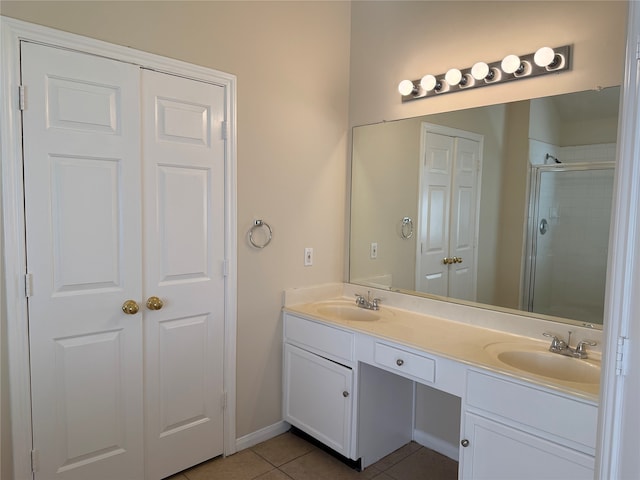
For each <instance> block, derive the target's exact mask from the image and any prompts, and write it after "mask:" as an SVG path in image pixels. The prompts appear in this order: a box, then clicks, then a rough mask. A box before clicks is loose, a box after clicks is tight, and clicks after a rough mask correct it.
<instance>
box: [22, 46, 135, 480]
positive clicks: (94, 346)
mask: <svg viewBox="0 0 640 480" xmlns="http://www.w3.org/2000/svg"><path fill="white" fill-rule="evenodd" d="M22 75H23V83H24V85H25V89H26V91H27V100H28V105H27V107H26V110H25V111H24V115H23V125H24V127H23V132H24V178H25V211H26V230H27V234H26V238H27V259H28V270H29V272H30V273H31V274H32V276H33V282H32V284H33V285H32V287H33V288H32V295H31V297H30V298H29V339H30V352H31V381H32V386H31V389H32V418H33V448H34V450H36V451H37V452H38V456H39V464H40V466H39V471H38V472H36V479H46V480H53V479H78V480H86V479H89V478H90V479H92V480H98V479H105V480H113V479H116V478H118V479H140V478H143V441H142V432H143V412H142V387H141V385H142V381H143V380H142V312H140V313H138V314H135V315H125V313H123V311H122V308H121V306H122V304H123V302H124V301H125V300H127V299H134V300H136V301H139V299H140V298H141V297H142V278H141V264H142V258H141V225H140V211H141V198H140V180H141V178H140V169H141V166H140V159H139V156H140V145H139V123H140V112H139V88H140V87H139V70H138V68H137V67H135V66H132V65H129V64H125V63H121V62H116V61H112V60H107V59H104V58H98V57H94V56H91V55H84V54H80V53H74V52H70V51H65V50H60V49H56V48H50V47H45V46H41V45H35V44H30V43H24V44H23V45H22Z"/></svg>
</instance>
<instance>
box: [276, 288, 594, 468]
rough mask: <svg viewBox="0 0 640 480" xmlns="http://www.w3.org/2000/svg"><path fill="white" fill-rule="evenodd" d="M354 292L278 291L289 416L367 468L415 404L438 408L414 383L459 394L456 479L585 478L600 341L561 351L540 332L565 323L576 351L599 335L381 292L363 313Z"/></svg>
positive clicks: (411, 419) (394, 442)
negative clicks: (582, 352) (578, 354)
mask: <svg viewBox="0 0 640 480" xmlns="http://www.w3.org/2000/svg"><path fill="white" fill-rule="evenodd" d="M356 293H361V294H363V295H365V296H366V295H367V291H366V288H364V287H358V286H356V285H350V284H344V285H342V284H336V285H326V286H321V287H317V288H306V289H295V290H290V291H287V292H285V296H284V311H283V312H284V313H283V319H284V329H283V331H284V373H283V377H284V379H283V383H284V386H283V388H284V399H283V415H284V420H285V421H286V422H288V423H290V424H291V425H293V426H295V427H297V428H299V429H300V430H302V431H303V432H305V433H307V434H309V435H311V436H312V437H314V438H315V439H316V440H318V441H320V442H321V443H323V444H325V445H326V446H328V447H330V448H331V449H333V450H335V451H336V452H338V453H339V454H341V455H343V456H344V457H347V458H348V459H351V460H355V461H358V460H359V461H360V463H361V467H362V468H366V467H367V466H369V465H371V464H373V463H375V462H376V461H377V460H379V459H381V458H382V457H384V456H386V455H388V454H389V453H391V452H393V451H394V450H396V449H398V448H400V447H401V446H402V445H404V444H406V443H408V442H409V441H411V440H412V439H417V438H416V430H415V419H416V414H417V411H416V410H417V409H420V414H421V415H427V416H433V417H434V418H437V417H438V415H440V413H439V407H438V406H437V405H429V404H428V402H427V404H425V402H420V403H417V402H416V398H417V397H418V396H417V395H416V389H417V388H418V384H421V385H424V386H427V387H429V388H430V389H435V390H438V391H441V392H446V394H449V395H453V396H455V397H458V398H459V399H460V421H459V425H460V428H459V441H458V444H457V447H455V446H453V447H452V448H453V449H454V450H453V451H454V453H457V457H458V460H459V478H461V479H476V478H484V479H487V478H491V479H498V478H504V479H511V480H513V479H520V478H528V479H536V480H539V479H544V478H563V479H587V478H592V477H593V470H594V453H595V442H596V423H597V408H598V407H597V399H598V389H599V374H600V363H599V359H600V355H599V352H598V350H597V349H598V347H589V349H592V350H589V351H588V354H589V358H587V359H576V358H570V357H567V356H562V355H559V354H556V353H551V352H549V351H548V348H549V345H550V341H549V339H547V338H544V337H543V336H542V334H543V333H552V334H554V335H558V336H562V337H564V339H565V340H566V339H567V335H568V333H567V331H569V330H570V331H571V332H572V337H571V345H572V346H573V345H575V344H576V343H577V342H579V341H581V340H590V341H592V340H595V341H597V343H598V344H599V343H600V335H601V332H599V331H595V330H591V329H588V328H583V327H579V326H569V325H560V324H555V323H553V322H548V321H544V320H539V319H534V318H526V317H522V318H519V319H517V320H518V321H516V322H514V321H513V320H514V319H513V315H509V314H506V313H501V312H495V311H488V310H482V309H479V308H474V307H467V306H464V305H453V304H448V303H445V302H438V301H435V300H430V299H424V298H418V297H411V296H406V295H402V294H399V293H394V292H389V291H384V290H372V291H371V295H372V296H375V297H378V298H381V299H382V300H381V303H380V309H379V310H369V309H366V308H361V307H359V306H357V305H356V302H355V298H356V297H355V294H356ZM424 311H429V312H430V314H429V315H427V314H424V313H420V312H424ZM452 319H455V320H452ZM421 388H422V387H421ZM454 400H455V399H454ZM426 446H429V447H431V448H434V449H436V450H437V449H438V447H437V446H434V445H426ZM456 448H457V451H456V450H455V449H456ZM441 453H445V454H448V455H449V456H454V457H455V456H456V455H451V450H449V451H448V452H447V451H443V452H441Z"/></svg>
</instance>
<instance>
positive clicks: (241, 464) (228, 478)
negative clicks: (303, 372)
mask: <svg viewBox="0 0 640 480" xmlns="http://www.w3.org/2000/svg"><path fill="white" fill-rule="evenodd" d="M457 478H458V463H457V462H456V461H454V460H451V459H449V458H447V457H445V456H443V455H440V454H439V453H436V452H434V451H432V450H429V449H427V448H424V447H422V446H420V445H418V444H417V443H414V442H411V443H409V444H407V445H405V446H404V447H402V448H400V449H399V450H396V451H395V452H393V453H392V454H390V455H388V456H386V457H385V458H383V459H382V460H380V461H379V462H377V463H375V464H373V465H371V466H370V467H368V468H366V469H364V470H363V471H362V472H358V471H356V470H354V469H352V468H350V467H348V466H347V465H345V464H344V463H342V462H341V461H340V460H337V459H336V458H334V457H333V456H331V455H330V454H328V453H326V452H324V451H323V450H321V449H320V448H318V447H316V446H314V445H312V444H311V443H309V442H307V441H306V440H304V439H302V438H300V437H298V436H297V435H294V434H292V433H290V432H287V433H284V434H282V435H279V436H277V437H275V438H272V439H271V440H268V441H266V442H263V443H260V444H258V445H256V446H254V447H252V448H248V449H246V450H243V451H241V452H238V453H236V454H235V455H231V456H229V457H227V458H215V459H213V460H210V461H208V462H205V463H202V464H200V465H197V466H195V467H193V468H190V469H189V470H185V471H184V472H181V473H178V474H177V475H173V476H172V477H169V479H167V480H254V479H255V480H292V479H293V480H349V479H362V480H365V479H366V480H369V479H376V480H418V479H420V480H456V479H457Z"/></svg>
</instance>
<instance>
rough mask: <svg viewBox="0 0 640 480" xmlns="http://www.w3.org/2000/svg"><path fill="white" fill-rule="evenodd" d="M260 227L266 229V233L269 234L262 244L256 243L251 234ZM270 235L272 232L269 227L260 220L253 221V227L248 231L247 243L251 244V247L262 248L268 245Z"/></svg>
mask: <svg viewBox="0 0 640 480" xmlns="http://www.w3.org/2000/svg"><path fill="white" fill-rule="evenodd" d="M262 227H265V228H266V229H267V231H268V232H269V235H268V236H267V239H266V240H265V241H264V243H262V244H260V243H256V242H255V241H254V240H253V232H255V231H256V230H257V229H259V228H262ZM272 235H273V232H272V231H271V227H270V226H269V224H268V223H267V222H263V221H262V220H254V222H253V227H251V229H250V230H249V242H250V243H251V245H253V246H254V247H256V248H264V247H266V246H267V245H269V243H270V242H271V237H272Z"/></svg>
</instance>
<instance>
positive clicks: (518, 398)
mask: <svg viewBox="0 0 640 480" xmlns="http://www.w3.org/2000/svg"><path fill="white" fill-rule="evenodd" d="M466 404H467V406H469V407H475V408H478V409H482V410H484V411H487V412H490V413H493V414H495V415H499V416H501V417H504V418H506V419H509V420H513V421H515V422H518V423H519V424H521V425H523V426H527V427H531V428H534V429H536V430H538V431H539V432H544V433H548V434H551V435H554V436H556V437H559V438H562V439H566V440H569V441H571V442H575V445H573V447H574V448H579V449H580V450H582V451H584V452H587V453H590V454H593V452H594V450H595V443H596V428H597V416H598V409H597V407H596V406H595V405H591V404H588V403H585V402H582V401H580V400H574V399H571V398H566V397H563V396H560V395H556V394H554V393H552V392H547V391H544V390H539V389H537V388H532V387H528V386H524V385H520V384H517V383H514V382H511V381H508V380H503V379H500V378H496V377H493V376H490V375H485V374H482V373H479V372H473V371H470V372H469V374H468V377H467V397H466ZM580 446H584V447H587V448H586V449H585V448H580Z"/></svg>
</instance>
